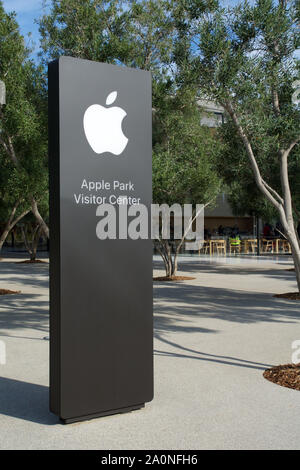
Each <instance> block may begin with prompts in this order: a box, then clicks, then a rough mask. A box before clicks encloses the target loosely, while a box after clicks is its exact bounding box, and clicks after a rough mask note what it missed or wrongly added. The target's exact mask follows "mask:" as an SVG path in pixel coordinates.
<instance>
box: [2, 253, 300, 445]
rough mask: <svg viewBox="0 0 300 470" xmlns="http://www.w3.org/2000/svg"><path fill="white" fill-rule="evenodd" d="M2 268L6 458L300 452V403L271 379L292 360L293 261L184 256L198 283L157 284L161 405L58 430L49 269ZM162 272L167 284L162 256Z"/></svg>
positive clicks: (298, 317) (296, 322) (296, 326)
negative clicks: (21, 454)
mask: <svg viewBox="0 0 300 470" xmlns="http://www.w3.org/2000/svg"><path fill="white" fill-rule="evenodd" d="M15 261H16V260H14V259H5V260H4V261H1V262H0V287H2V288H8V289H12V290H21V291H22V293H21V294H16V295H12V296H1V297H0V334H1V336H0V340H2V341H4V342H5V345H6V353H7V362H6V365H1V364H0V448H1V449H111V450H113V449H300V427H299V422H300V406H299V402H300V393H299V392H298V391H295V390H290V389H287V388H284V387H280V386H277V385H275V384H272V383H270V382H268V381H266V380H265V379H264V378H263V377H262V372H263V370H264V369H265V368H267V367H269V366H271V365H275V364H279V363H286V362H290V361H291V354H292V352H293V351H292V349H291V343H292V341H294V340H296V339H300V304H299V303H297V302H296V301H289V300H283V299H277V298H274V297H273V296H272V295H273V293H280V292H289V291H295V290H296V283H295V277H294V273H292V272H289V271H287V268H288V267H290V266H291V264H290V259H289V258H287V257H278V258H271V257H268V258H262V259H261V260H260V261H259V262H257V260H256V258H255V257H254V258H250V257H249V258H243V259H240V258H238V257H236V258H227V259H225V258H221V257H219V258H218V259H217V258H208V257H204V256H203V257H201V258H199V257H181V258H180V265H179V266H180V271H181V272H184V273H185V274H188V275H191V276H195V277H196V279H195V280H192V281H185V282H175V283H159V282H155V283H154V298H155V302H154V310H155V332H154V333H155V356H154V360H155V398H154V401H153V402H151V403H150V404H146V407H145V408H144V409H143V410H140V411H135V412H132V413H128V414H122V415H115V416H110V417H105V418H100V419H96V420H92V421H89V422H83V423H75V424H72V425H62V424H60V423H59V422H58V419H57V418H56V417H55V416H54V415H52V414H51V413H50V412H49V411H48V348H49V342H48V341H47V340H45V339H43V338H45V337H47V335H48V266H47V265H34V266H32V265H25V264H16V263H15ZM154 268H155V274H156V275H158V274H160V273H161V274H163V272H162V271H161V268H162V265H161V263H160V261H159V258H158V257H155V259H154Z"/></svg>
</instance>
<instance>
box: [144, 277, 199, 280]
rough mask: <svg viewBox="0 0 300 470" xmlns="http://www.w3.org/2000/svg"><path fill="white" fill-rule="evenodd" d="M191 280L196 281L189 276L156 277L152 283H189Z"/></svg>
mask: <svg viewBox="0 0 300 470" xmlns="http://www.w3.org/2000/svg"><path fill="white" fill-rule="evenodd" d="M192 279H196V278H195V277H191V276H172V277H167V276H158V277H154V278H153V281H191V280H192Z"/></svg>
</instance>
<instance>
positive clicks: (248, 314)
mask: <svg viewBox="0 0 300 470" xmlns="http://www.w3.org/2000/svg"><path fill="white" fill-rule="evenodd" d="M299 307H300V305H299V303H298V302H297V301H292V300H287V299H278V298H275V297H273V294H268V293H264V292H249V291H242V290H234V289H226V288H218V287H207V286H205V287H202V286H199V285H195V284H194V285H191V284H184V283H181V284H180V287H179V285H178V283H177V282H172V283H171V282H169V283H168V285H162V283H160V285H159V286H157V285H156V286H155V301H154V309H155V312H156V314H158V315H162V316H164V318H165V325H164V326H163V325H162V324H161V323H160V324H158V327H160V328H162V329H167V326H168V323H170V324H171V325H172V324H173V323H172V322H174V321H176V319H177V318H178V317H179V316H180V317H181V320H183V319H184V318H185V317H186V320H187V321H188V320H189V317H191V318H192V317H197V318H210V319H211V318H217V319H221V320H225V321H229V322H239V323H255V322H278V323H294V322H296V321H299V320H300V308H299ZM172 328H175V329H176V327H174V324H173V326H172Z"/></svg>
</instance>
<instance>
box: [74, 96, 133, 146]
mask: <svg viewBox="0 0 300 470" xmlns="http://www.w3.org/2000/svg"><path fill="white" fill-rule="evenodd" d="M117 94H118V93H117V92H116V91H112V92H111V93H109V95H108V96H107V98H106V106H109V105H111V104H112V103H114V101H115V99H116V98H117ZM126 115H127V113H126V112H125V111H124V109H122V108H118V107H117V106H114V107H112V108H105V107H104V106H101V105H100V104H92V105H91V106H89V107H88V108H87V110H86V111H85V113H84V117H83V128H84V132H85V136H86V138H87V141H88V143H89V144H90V146H91V147H92V149H93V151H94V152H95V153H97V154H100V153H104V152H110V153H113V154H114V155H120V154H121V153H122V152H123V151H124V150H125V147H126V145H127V143H128V139H127V137H125V135H124V134H123V131H122V121H123V119H124V118H125V116H126Z"/></svg>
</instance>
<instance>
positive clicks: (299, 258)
mask: <svg viewBox="0 0 300 470" xmlns="http://www.w3.org/2000/svg"><path fill="white" fill-rule="evenodd" d="M286 237H287V240H288V242H289V243H290V245H291V248H292V256H293V261H294V266H295V274H296V280H297V285H298V291H299V292H300V247H299V243H298V237H297V235H296V231H295V229H294V227H293V228H292V230H289V233H287V235H286Z"/></svg>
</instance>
